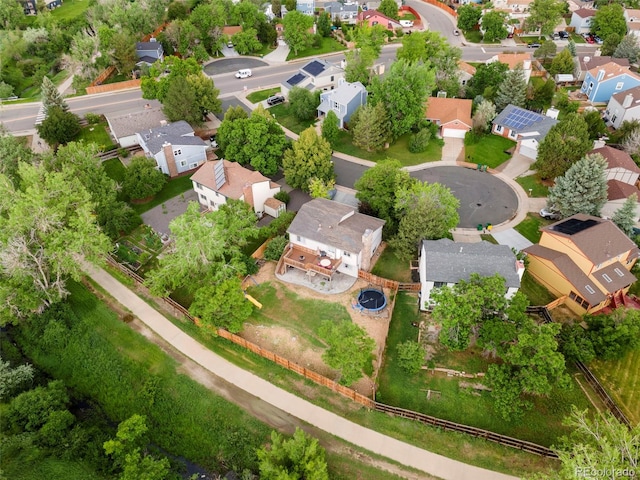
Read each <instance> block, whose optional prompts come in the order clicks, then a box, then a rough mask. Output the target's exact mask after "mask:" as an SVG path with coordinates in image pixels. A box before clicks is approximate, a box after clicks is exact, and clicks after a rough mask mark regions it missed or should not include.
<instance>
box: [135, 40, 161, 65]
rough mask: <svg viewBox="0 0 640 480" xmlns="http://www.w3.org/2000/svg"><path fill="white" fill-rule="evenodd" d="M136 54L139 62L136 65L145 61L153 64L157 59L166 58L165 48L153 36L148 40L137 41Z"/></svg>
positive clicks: (147, 63)
mask: <svg viewBox="0 0 640 480" xmlns="http://www.w3.org/2000/svg"><path fill="white" fill-rule="evenodd" d="M136 56H137V57H138V63H136V65H138V66H140V65H142V64H143V63H144V64H146V65H153V64H154V63H155V62H156V61H157V60H162V59H163V58H164V48H162V44H161V43H160V42H158V41H156V39H155V38H152V39H151V40H150V41H148V42H138V43H136Z"/></svg>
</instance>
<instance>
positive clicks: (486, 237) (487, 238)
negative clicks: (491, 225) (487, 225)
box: [480, 233, 498, 245]
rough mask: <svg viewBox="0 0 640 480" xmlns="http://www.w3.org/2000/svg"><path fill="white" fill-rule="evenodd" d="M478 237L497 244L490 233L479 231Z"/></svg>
mask: <svg viewBox="0 0 640 480" xmlns="http://www.w3.org/2000/svg"><path fill="white" fill-rule="evenodd" d="M480 238H481V239H482V240H485V241H487V242H489V243H493V244H494V245H498V241H497V240H496V239H495V238H493V235H490V234H488V233H481V234H480Z"/></svg>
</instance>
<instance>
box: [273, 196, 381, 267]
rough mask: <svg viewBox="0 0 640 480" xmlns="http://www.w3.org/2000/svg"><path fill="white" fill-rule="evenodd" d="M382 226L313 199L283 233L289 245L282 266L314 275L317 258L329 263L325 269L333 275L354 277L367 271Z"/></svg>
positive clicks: (351, 209) (329, 202) (353, 210)
mask: <svg viewBox="0 0 640 480" xmlns="http://www.w3.org/2000/svg"><path fill="white" fill-rule="evenodd" d="M384 223H385V222H384V220H380V219H379V218H375V217H370V216H369V215H364V214H362V213H359V212H358V209H357V208H356V207H352V206H350V205H345V204H342V203H338V202H335V201H333V200H328V199H326V198H315V199H313V200H311V201H310V202H307V203H305V204H304V205H302V207H300V210H299V211H298V214H297V215H296V217H295V218H294V219H293V222H291V225H290V226H289V229H288V230H287V233H288V234H289V241H290V245H289V249H288V250H287V252H286V253H285V257H286V258H285V262H284V263H285V264H287V265H290V266H292V267H296V268H304V269H307V270H311V271H315V270H317V268H313V267H317V265H315V263H314V262H315V258H316V257H318V258H322V259H326V260H329V261H330V264H328V265H327V266H328V267H330V268H331V270H332V271H333V272H336V271H337V272H341V273H344V274H346V275H349V276H352V277H357V276H358V271H359V270H369V269H370V267H371V259H372V258H373V255H374V254H375V252H376V250H377V249H378V247H379V246H380V243H381V242H382V227H383V226H384ZM292 255H293V256H292ZM312 259H314V260H312ZM310 260H311V262H310ZM308 263H310V265H309V268H308V267H307V264H308ZM320 271H322V270H320Z"/></svg>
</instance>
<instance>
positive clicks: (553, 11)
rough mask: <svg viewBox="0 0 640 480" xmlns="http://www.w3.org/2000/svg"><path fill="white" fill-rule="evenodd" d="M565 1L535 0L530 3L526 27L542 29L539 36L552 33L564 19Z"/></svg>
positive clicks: (527, 28) (530, 29)
mask: <svg viewBox="0 0 640 480" xmlns="http://www.w3.org/2000/svg"><path fill="white" fill-rule="evenodd" d="M564 9H565V3H564V2H563V1H561V0H534V1H533V3H531V5H529V16H528V17H527V18H526V20H525V23H524V25H525V29H526V30H529V31H532V30H538V29H540V34H539V36H540V37H541V36H542V35H551V34H552V33H553V31H554V29H555V28H556V25H558V23H560V20H562V13H563V11H564Z"/></svg>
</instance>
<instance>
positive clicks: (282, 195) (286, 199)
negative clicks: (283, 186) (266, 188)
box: [273, 190, 291, 205]
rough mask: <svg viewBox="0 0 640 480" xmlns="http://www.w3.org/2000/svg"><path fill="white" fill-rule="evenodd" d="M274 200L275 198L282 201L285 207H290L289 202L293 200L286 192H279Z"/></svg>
mask: <svg viewBox="0 0 640 480" xmlns="http://www.w3.org/2000/svg"><path fill="white" fill-rule="evenodd" d="M273 198H275V199H276V200H280V201H281V202H284V204H285V205H289V201H290V200H291V195H289V193H287V192H285V191H284V190H281V191H279V192H278V193H276V194H275V195H274V196H273Z"/></svg>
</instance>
